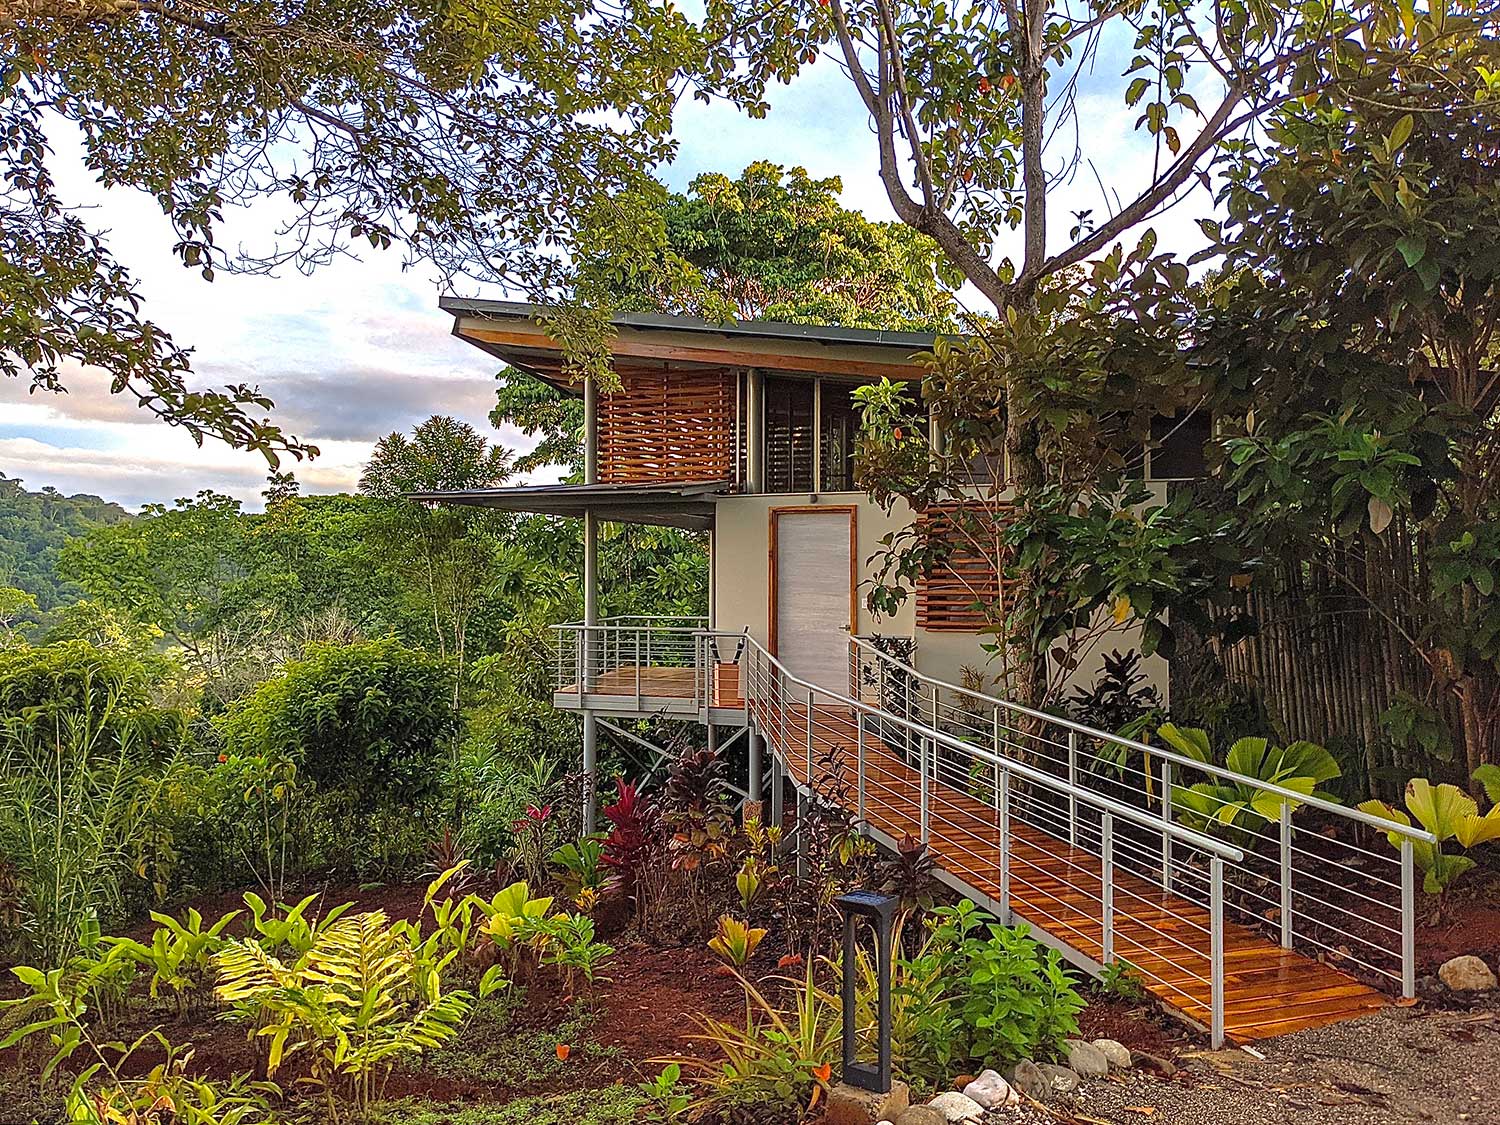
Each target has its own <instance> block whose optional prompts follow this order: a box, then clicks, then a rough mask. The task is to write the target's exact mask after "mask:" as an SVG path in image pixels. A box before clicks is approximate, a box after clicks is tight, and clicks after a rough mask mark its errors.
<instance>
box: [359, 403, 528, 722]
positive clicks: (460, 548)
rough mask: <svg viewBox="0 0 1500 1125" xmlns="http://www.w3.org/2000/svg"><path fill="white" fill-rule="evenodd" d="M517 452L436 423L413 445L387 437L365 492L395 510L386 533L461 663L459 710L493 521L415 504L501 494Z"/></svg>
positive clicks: (423, 428)
mask: <svg viewBox="0 0 1500 1125" xmlns="http://www.w3.org/2000/svg"><path fill="white" fill-rule="evenodd" d="M510 473H511V467H510V452H509V451H508V450H506V449H504V448H503V447H501V446H498V445H491V444H490V443H489V442H488V441H487V440H486V439H485V438H484V437H483V436H482V435H481V434H480V433H479V432H478V431H477V430H475V429H474V427H473V426H470V425H469V424H468V423H466V422H460V421H458V420H457V419H455V418H449V417H446V416H443V415H434V416H433V417H431V418H429V419H427V421H425V422H423V423H422V424H421V425H419V426H418V427H417V428H416V429H415V430H414V431H413V432H412V436H411V437H410V438H408V437H407V436H406V435H405V434H400V433H393V434H387V435H386V436H385V437H383V438H381V439H380V441H379V442H377V443H376V445H375V450H374V452H373V453H372V454H371V455H370V460H369V462H368V464H366V465H365V471H364V473H363V475H362V476H361V477H360V482H359V485H360V489H361V491H363V492H364V493H366V494H367V495H370V496H374V497H377V498H379V499H382V500H386V501H390V502H392V503H391V504H390V505H389V508H388V510H387V512H386V517H385V519H384V520H383V521H382V533H383V534H384V535H385V537H386V538H387V539H388V540H389V541H391V542H393V543H395V544H397V545H398V547H399V548H400V549H401V558H402V561H410V562H411V563H412V564H414V565H415V566H416V567H417V568H418V570H419V571H420V573H421V575H422V581H423V582H424V583H425V586H426V590H427V594H428V599H429V604H430V610H431V615H432V631H433V637H434V640H435V642H436V644H437V649H438V654H439V655H440V656H444V657H447V656H451V657H453V658H454V660H455V662H456V665H457V669H458V675H457V676H456V677H455V680H454V687H453V707H454V710H455V711H457V710H458V707H459V703H460V701H461V691H462V685H463V678H464V658H465V655H466V653H467V649H468V638H469V623H470V621H471V620H472V619H473V616H474V613H475V611H476V609H477V608H478V607H479V604H480V600H481V598H482V596H483V594H484V592H485V590H486V588H487V586H488V585H489V583H490V582H491V580H492V578H493V576H494V574H493V572H494V563H495V544H494V542H493V540H492V536H491V535H490V534H489V531H490V525H491V524H492V523H493V514H492V513H488V512H486V511H485V510H484V509H482V508H468V507H461V506H439V507H432V506H428V505H423V504H418V503H414V502H412V501H410V500H408V499H407V496H408V494H410V493H414V492H440V491H447V490H455V489H469V488H493V487H495V486H497V485H499V484H501V483H503V482H504V481H505V480H506V478H507V477H509V476H510Z"/></svg>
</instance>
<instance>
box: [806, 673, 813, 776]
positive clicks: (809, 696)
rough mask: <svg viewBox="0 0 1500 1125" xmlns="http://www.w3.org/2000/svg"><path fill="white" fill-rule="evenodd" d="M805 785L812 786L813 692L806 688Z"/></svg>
mask: <svg viewBox="0 0 1500 1125" xmlns="http://www.w3.org/2000/svg"><path fill="white" fill-rule="evenodd" d="M807 787H808V788H809V789H811V788H813V693H812V688H808V689H807Z"/></svg>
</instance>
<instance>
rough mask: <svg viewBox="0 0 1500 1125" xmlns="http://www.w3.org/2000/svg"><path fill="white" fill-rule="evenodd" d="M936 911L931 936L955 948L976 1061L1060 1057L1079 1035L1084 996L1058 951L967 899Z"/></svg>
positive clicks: (970, 1050)
mask: <svg viewBox="0 0 1500 1125" xmlns="http://www.w3.org/2000/svg"><path fill="white" fill-rule="evenodd" d="M935 913H936V915H937V924H936V926H935V927H934V930H933V938H934V941H935V942H936V943H937V946H938V948H939V949H942V948H943V947H944V946H946V947H947V948H948V949H949V950H951V954H949V955H950V956H951V957H952V958H953V961H952V969H953V970H956V972H957V980H958V982H959V983H958V984H957V986H956V987H957V990H958V991H959V993H960V995H961V997H962V1000H961V1002H960V1009H959V1011H960V1018H961V1019H962V1022H963V1025H964V1027H965V1029H966V1032H967V1041H966V1046H967V1051H968V1054H969V1057H970V1058H971V1059H972V1060H973V1061H975V1062H982V1063H989V1064H999V1063H1014V1062H1017V1061H1019V1060H1021V1059H1029V1058H1036V1057H1038V1056H1045V1055H1048V1054H1055V1053H1057V1052H1058V1051H1060V1050H1061V1048H1062V1044H1063V1040H1065V1039H1069V1038H1073V1037H1076V1036H1077V1035H1078V1013H1079V1012H1081V1011H1082V1010H1083V1007H1084V1001H1083V997H1082V996H1080V995H1079V994H1078V992H1077V990H1076V989H1075V988H1074V987H1073V981H1072V979H1071V978H1070V977H1069V976H1068V974H1067V971H1066V970H1065V969H1064V968H1063V963H1062V955H1061V954H1059V953H1058V952H1057V950H1055V949H1043V948H1042V946H1040V945H1038V944H1037V943H1036V942H1034V941H1032V940H1031V938H1029V937H1028V936H1027V934H1028V932H1029V931H1028V928H1027V927H1026V926H1014V927H1006V926H1002V925H1000V924H999V923H998V922H997V921H996V920H995V919H994V918H993V917H991V916H990V915H988V914H986V913H984V912H983V911H982V910H980V909H979V908H978V907H976V906H975V905H974V904H973V903H971V902H969V901H967V900H964V901H963V902H960V903H959V904H958V905H957V906H949V907H940V908H939V909H938V910H937V911H936V912H935Z"/></svg>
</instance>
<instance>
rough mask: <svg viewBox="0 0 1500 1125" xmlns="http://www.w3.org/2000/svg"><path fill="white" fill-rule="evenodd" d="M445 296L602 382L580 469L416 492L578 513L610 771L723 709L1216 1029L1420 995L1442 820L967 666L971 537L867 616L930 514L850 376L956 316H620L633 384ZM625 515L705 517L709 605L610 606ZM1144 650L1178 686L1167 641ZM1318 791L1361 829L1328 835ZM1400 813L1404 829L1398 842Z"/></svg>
mask: <svg viewBox="0 0 1500 1125" xmlns="http://www.w3.org/2000/svg"><path fill="white" fill-rule="evenodd" d="M442 307H443V309H444V310H445V311H446V312H448V313H450V314H451V315H452V316H453V318H454V332H455V334H456V335H457V336H459V337H460V338H462V339H464V340H466V341H468V342H469V343H471V344H473V345H474V346H476V347H479V348H482V349H484V350H485V351H486V352H488V353H490V354H491V355H493V356H494V357H496V358H497V359H500V360H503V361H504V362H506V363H508V364H511V365H513V366H514V367H517V368H519V369H521V370H523V371H526V372H529V373H531V374H533V375H535V376H537V377H538V378H540V379H543V380H545V381H547V382H549V383H551V384H552V385H554V386H555V387H557V388H558V389H559V390H561V391H563V392H564V393H567V394H576V395H579V396H581V397H582V399H583V404H584V417H585V427H584V428H585V434H584V440H585V471H584V481H583V483H581V484H559V485H541V486H522V487H514V488H497V489H481V490H474V491H465V492H447V493H432V494H425V495H423V496H420V497H418V499H422V500H426V501H431V502H439V503H447V504H470V505H480V506H486V507H491V508H498V509H503V510H507V511H514V512H534V513H546V514H549V515H553V516H559V517H572V518H577V519H580V520H582V522H583V539H584V573H583V576H582V581H583V587H584V589H583V594H584V597H583V603H584V619H583V620H582V621H580V622H577V623H573V624H568V625H563V626H559V627H558V628H557V630H556V633H557V638H556V639H557V649H556V684H555V694H554V703H555V705H556V706H557V707H559V708H562V709H565V710H568V711H576V712H578V713H579V715H580V716H581V718H582V723H583V755H584V761H583V766H584V769H585V770H586V771H593V770H594V769H595V767H596V761H597V753H596V752H597V746H598V741H599V733H600V730H601V728H603V729H609V730H611V731H612V732H614V733H616V734H617V735H618V737H621V738H626V739H638V738H639V736H638V735H637V734H635V733H634V732H632V731H630V730H629V729H628V727H627V726H626V725H625V724H626V723H628V721H630V720H634V719H640V718H647V717H669V718H675V719H680V720H682V721H686V722H695V723H700V724H704V725H705V726H706V727H707V728H708V731H709V738H710V745H714V746H717V747H718V748H720V749H721V750H722V751H723V752H725V753H730V752H731V751H732V752H733V753H734V754H735V755H736V756H737V757H738V756H739V755H740V754H741V753H743V760H744V763H745V765H744V776H745V779H746V782H747V785H746V794H747V796H749V797H751V798H753V799H762V798H764V799H765V800H767V801H768V802H769V804H770V807H771V810H772V818H773V819H778V818H782V817H783V816H784V814H785V813H786V812H787V811H789V810H787V809H786V808H785V807H784V804H786V803H790V804H792V805H794V806H795V807H797V808H801V807H804V805H805V803H806V802H809V801H817V800H831V799H837V800H841V801H846V802H848V803H849V804H850V805H852V806H853V807H852V808H851V811H852V812H853V813H854V814H855V816H856V817H857V819H858V820H859V822H860V823H861V825H862V827H863V830H864V831H866V832H867V833H868V834H869V835H870V836H871V837H873V838H874V839H875V840H876V841H877V842H878V843H880V844H882V845H884V846H886V847H893V846H895V845H896V844H897V842H898V841H900V840H901V839H902V838H903V837H907V836H911V837H915V838H919V839H921V840H922V841H924V842H926V843H927V844H928V845H929V847H930V849H931V852H932V855H933V857H934V858H935V860H936V862H937V864H938V869H939V877H940V878H941V879H942V880H943V882H945V883H946V884H948V885H949V886H950V887H952V888H953V889H954V890H956V891H957V892H959V893H961V894H963V895H965V896H967V897H969V898H971V899H973V900H975V901H976V902H978V903H980V904H981V905H983V906H985V907H986V908H987V909H989V910H991V911H993V912H995V913H996V914H998V915H999V916H1000V917H1001V918H1002V919H1005V920H1007V921H1018V922H1025V923H1027V924H1029V925H1030V927H1031V930H1032V933H1033V936H1035V937H1036V938H1037V939H1038V940H1040V941H1042V942H1044V943H1046V944H1048V945H1051V946H1053V947H1055V948H1057V949H1058V950H1060V951H1061V952H1062V954H1063V955H1064V956H1065V957H1066V958H1067V959H1068V960H1069V961H1070V962H1071V963H1073V964H1074V965H1076V966H1078V967H1079V968H1080V969H1082V970H1084V971H1086V972H1089V973H1094V974H1098V973H1101V972H1103V971H1104V969H1105V968H1106V967H1107V966H1109V965H1111V964H1114V963H1117V962H1125V963H1128V964H1129V966H1131V968H1132V969H1133V970H1134V971H1135V973H1136V974H1138V976H1139V978H1140V980H1141V981H1142V982H1143V984H1144V985H1145V986H1146V988H1147V989H1148V990H1149V991H1150V992H1151V993H1152V994H1153V995H1154V996H1155V997H1157V998H1158V999H1159V1000H1161V1001H1162V1002H1163V1003H1164V1004H1165V1005H1166V1006H1167V1007H1168V1008H1169V1009H1171V1010H1172V1011H1173V1012H1175V1013H1177V1014H1178V1015H1180V1016H1181V1017H1182V1018H1183V1019H1184V1020H1186V1021H1189V1022H1190V1023H1192V1024H1194V1025H1197V1026H1199V1027H1201V1028H1203V1029H1205V1030H1206V1031H1207V1032H1208V1033H1209V1034H1210V1035H1211V1036H1212V1039H1213V1042H1214V1043H1215V1044H1216V1045H1218V1044H1220V1043H1223V1042H1225V1041H1235V1042H1246V1041H1250V1040H1255V1039H1259V1038H1265V1037H1269V1036H1275V1035H1279V1034H1283V1033H1285V1032H1289V1031H1293V1030H1298V1029H1301V1028H1306V1027H1311V1026H1317V1025H1319V1024H1323V1023H1331V1022H1334V1021H1337V1020H1341V1019H1345V1018H1348V1017H1351V1016H1354V1015H1358V1014H1361V1013H1364V1012H1368V1011H1370V1010H1372V1009H1374V1008H1377V1007H1379V1006H1381V1005H1382V1004H1384V1003H1386V1002H1387V998H1388V996H1391V995H1402V996H1411V995H1413V994H1414V990H1415V950H1414V934H1415V912H1416V905H1415V882H1414V878H1415V877H1414V865H1413V849H1414V848H1415V847H1418V846H1421V845H1422V844H1423V843H1424V842H1429V841H1430V837H1428V836H1427V835H1426V834H1425V833H1423V832H1422V831H1421V830H1420V829H1412V828H1405V827H1403V826H1399V825H1392V824H1388V823H1386V822H1383V821H1378V820H1377V819H1376V818H1373V817H1370V816H1368V815H1366V814H1364V813H1361V812H1359V811H1358V810H1355V809H1349V808H1344V807H1342V806H1340V805H1337V804H1333V803H1330V802H1324V801H1321V800H1319V799H1317V798H1311V797H1308V796H1307V795H1305V794H1303V793H1299V792H1295V791H1292V790H1286V789H1280V788H1278V787H1277V786H1275V785H1270V784H1263V783H1261V782H1257V781H1253V780H1250V779H1246V778H1243V777H1240V776H1239V775H1235V774H1230V773H1229V772H1228V771H1227V770H1223V769H1220V768H1218V767H1215V766H1212V765H1205V764H1204V763H1201V762H1198V761H1195V760H1192V759H1190V758H1186V757H1183V756H1181V755H1178V754H1176V753H1174V752H1172V751H1170V750H1167V749H1164V748H1162V747H1151V746H1144V745H1141V744H1139V743H1135V742H1131V741H1130V740H1128V739H1124V738H1120V737H1118V736H1116V735H1112V734H1109V733H1106V732H1103V731H1097V730H1092V729H1089V728H1087V727H1084V726H1081V725H1079V724H1077V723H1073V722H1069V721H1067V720H1065V719H1062V718H1058V717H1056V716H1053V715H1047V714H1042V713H1038V712H1032V711H1029V710H1027V709H1026V708H1024V707H1021V706H1018V705H1016V704H1014V703H1012V702H1010V701H1008V700H1006V699H1004V698H1002V697H1000V696H998V695H996V694H991V693H988V692H985V691H981V690H976V689H975V688H974V687H973V686H968V687H966V686H961V682H962V681H963V680H964V678H965V677H964V676H963V670H964V669H965V668H968V667H975V666H978V667H983V666H984V665H985V663H986V662H987V659H988V657H987V654H986V653H985V652H984V650H983V648H982V645H983V643H984V641H985V639H986V638H985V636H984V635H983V634H981V632H980V631H979V630H980V629H981V627H982V625H983V621H982V618H981V617H980V615H977V614H976V612H975V603H976V601H977V600H978V599H979V598H981V597H993V596H995V595H996V594H998V592H999V589H1000V576H999V575H997V574H995V573H993V566H992V563H991V564H989V565H988V566H987V564H986V563H985V562H984V560H983V559H980V558H974V557H967V556H964V555H963V553H962V552H955V554H954V555H953V557H952V559H950V560H949V562H948V564H947V565H945V566H944V567H942V568H941V569H940V570H938V571H936V572H934V573H931V574H926V575H922V576H921V577H920V579H919V581H918V582H917V585H916V589H915V591H914V595H915V596H914V597H912V598H909V599H907V601H906V602H904V603H903V604H902V605H901V606H900V607H898V608H897V609H896V610H895V611H894V612H893V613H891V614H890V615H888V616H886V617H884V618H877V617H876V616H875V615H873V614H872V613H871V611H870V610H869V608H868V607H867V605H866V604H865V603H864V600H863V599H862V598H861V596H860V589H861V586H862V585H863V584H866V583H868V582H869V580H870V579H871V577H872V563H871V561H870V560H871V558H872V556H874V555H876V553H877V551H878V550H879V546H880V543H881V541H882V539H884V538H885V537H886V536H887V535H889V534H892V533H896V532H899V531H900V530H901V528H903V527H904V526H906V525H908V524H909V523H910V522H911V521H913V520H915V519H920V518H926V517H927V516H928V515H930V513H915V512H911V511H909V510H906V509H903V508H901V507H899V506H898V507H897V509H896V510H894V511H892V512H887V511H885V510H883V509H882V508H881V507H880V506H878V505H877V504H875V503H874V502H872V501H871V500H870V499H869V498H868V497H867V496H866V495H865V494H864V493H862V492H859V491H857V490H856V489H855V487H854V482H853V468H852V461H853V452H854V445H855V436H856V430H857V426H858V415H857V410H856V405H855V401H854V399H853V398H852V391H853V390H854V389H855V388H856V387H858V386H859V385H860V384H862V383H867V382H871V381H875V380H879V379H881V378H890V379H892V380H910V381H913V382H919V381H920V379H921V376H922V374H923V369H922V367H921V365H920V362H919V359H918V358H917V357H918V356H919V355H920V354H921V353H923V352H925V351H927V350H929V349H931V347H932V346H933V343H934V338H933V337H932V336H930V335H924V334H921V333H915V332H885V331H872V330H865V329H851V328H837V327H822V326H810V325H793V324H781V323H769V322H739V323H734V324H728V325H724V324H711V323H708V322H705V321H701V320H697V319H694V318H690V317H680V316H660V315H646V314H622V315H619V316H617V317H616V318H615V322H614V328H615V336H614V338H613V341H612V349H613V365H614V368H615V371H616V373H617V375H618V377H619V388H618V389H617V390H614V391H613V392H612V393H608V394H604V393H600V392H599V390H598V388H596V387H595V386H594V385H593V384H592V383H591V382H586V383H584V384H582V385H577V384H573V383H570V382H568V381H567V380H566V378H565V377H564V376H563V374H562V372H563V369H564V359H563V356H562V350H561V346H560V345H559V343H558V342H557V341H556V340H554V339H553V338H552V337H551V336H549V335H548V333H547V330H546V327H545V322H544V320H543V319H541V318H540V316H539V313H538V310H537V309H536V308H535V307H533V306H529V305H523V304H516V303H510V302H502V301H487V300H469V299H454V298H449V299H445V300H444V301H443V302H442ZM933 437H934V440H935V441H940V440H941V435H939V434H934V435H933ZM1199 437H1200V440H1199V441H1198V442H1197V443H1196V445H1197V447H1198V449H1199V450H1201V445H1202V442H1201V435H1199ZM1187 444H1188V445H1189V446H1191V444H1192V443H1187ZM1192 462H1193V450H1192V449H1191V448H1183V449H1177V448H1173V447H1172V446H1171V445H1170V444H1168V445H1165V446H1163V447H1161V448H1158V449H1156V450H1153V451H1152V452H1151V453H1150V454H1149V455H1148V456H1147V458H1146V462H1145V475H1146V483H1147V484H1148V486H1149V487H1151V488H1152V489H1153V490H1156V491H1157V492H1158V494H1163V493H1164V489H1165V488H1166V486H1167V481H1169V480H1171V479H1174V478H1180V477H1181V476H1183V475H1187V474H1191V473H1192V472H1193V471H1194V468H1193V464H1192ZM603 521H619V522H625V523H642V524H660V525H666V526H670V527H677V528H689V529H694V530H699V531H703V532H705V533H706V535H707V539H708V544H709V559H710V562H709V566H710V578H709V597H708V606H707V613H706V615H705V616H703V617H700V618H693V619H670V620H664V619H637V618H626V619H603V618H601V617H600V616H599V614H598V608H597V607H598V601H599V597H598V595H599V568H598V538H599V525H600V523H601V522H603ZM890 638H898V639H899V643H892V642H891V640H890ZM1144 667H1145V669H1146V671H1147V673H1148V674H1149V675H1150V676H1151V677H1152V678H1153V679H1154V680H1155V681H1156V682H1157V683H1158V684H1159V685H1160V687H1161V689H1162V690H1163V691H1165V689H1166V682H1167V676H1166V665H1165V662H1164V661H1162V660H1160V658H1157V657H1152V658H1150V659H1148V660H1147V661H1145V663H1144ZM1095 671H1096V668H1095V667H1090V666H1084V667H1081V668H1079V669H1078V670H1077V672H1076V675H1077V676H1078V677H1079V678H1080V680H1081V681H1083V682H1087V681H1088V680H1090V679H1091V678H1092V677H1093V675H1094V674H1095ZM972 682H973V678H972V677H970V683H971V684H972ZM1205 780H1222V781H1225V782H1232V783H1234V784H1236V785H1239V786H1241V787H1245V788H1246V789H1247V790H1253V791H1254V792H1253V796H1254V798H1255V800H1256V807H1257V808H1260V809H1265V810H1267V811H1268V812H1269V813H1270V815H1269V816H1268V817H1267V818H1266V819H1267V820H1268V821H1270V828H1269V829H1268V830H1267V831H1266V832H1265V833H1263V834H1261V836H1260V837H1257V839H1256V840H1254V841H1252V842H1248V843H1247V842H1246V841H1245V840H1242V839H1231V838H1230V837H1229V836H1226V835H1225V834H1223V833H1210V832H1208V831H1206V830H1204V829H1203V828H1202V827H1193V824H1195V823H1196V824H1200V825H1201V821H1200V820H1197V819H1195V818H1193V817H1192V816H1188V815H1184V814H1185V812H1187V811H1188V810H1186V809H1185V808H1184V806H1183V804H1182V803H1181V801H1180V799H1178V795H1179V794H1180V793H1181V787H1183V786H1185V785H1190V784H1193V783H1194V782H1201V781H1205ZM1299 806H1300V807H1306V806H1311V807H1312V809H1311V810H1310V811H1314V812H1315V813H1316V815H1318V816H1319V817H1321V818H1323V819H1324V821H1325V822H1326V821H1330V820H1332V821H1335V822H1337V821H1340V820H1341V821H1344V822H1347V823H1348V824H1350V825H1351V826H1353V825H1355V824H1357V825H1358V827H1359V829H1360V831H1359V832H1354V831H1351V832H1349V833H1339V834H1337V835H1335V836H1329V835H1325V834H1322V833H1312V832H1304V831H1303V830H1301V827H1300V825H1299V824H1294V822H1293V817H1292V812H1293V810H1296V809H1298V808H1299ZM1375 830H1379V831H1387V830H1394V831H1397V832H1399V833H1401V834H1402V839H1403V840H1404V844H1403V846H1402V847H1401V849H1400V851H1399V853H1397V852H1393V851H1391V850H1389V849H1385V848H1384V847H1383V846H1381V845H1380V844H1378V843H1376V842H1375V841H1376V832H1375ZM793 838H795V830H793ZM1349 840H1365V841H1367V842H1369V846H1368V847H1365V846H1361V845H1359V844H1355V843H1350V842H1348V841H1349Z"/></svg>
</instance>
